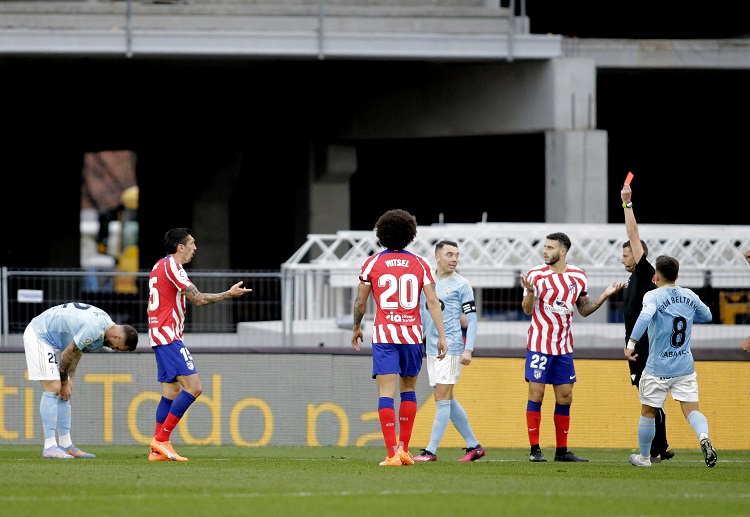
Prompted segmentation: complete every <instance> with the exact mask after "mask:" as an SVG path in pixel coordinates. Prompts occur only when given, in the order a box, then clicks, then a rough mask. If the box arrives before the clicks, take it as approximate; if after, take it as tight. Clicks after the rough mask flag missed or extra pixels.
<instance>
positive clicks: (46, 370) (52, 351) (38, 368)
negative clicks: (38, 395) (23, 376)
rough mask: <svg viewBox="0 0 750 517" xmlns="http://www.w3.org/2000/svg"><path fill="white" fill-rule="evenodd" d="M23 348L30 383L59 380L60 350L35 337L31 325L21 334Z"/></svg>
mask: <svg viewBox="0 0 750 517" xmlns="http://www.w3.org/2000/svg"><path fill="white" fill-rule="evenodd" d="M23 348H24V351H25V352H26V368H28V370H29V380H30V381H54V380H58V381H59V380H60V370H59V369H58V368H57V363H58V362H59V361H60V350H58V349H57V348H55V347H52V346H50V345H48V344H47V343H45V342H44V341H42V340H41V339H39V338H38V337H36V334H35V333H34V331H33V330H32V329H31V325H28V326H27V327H26V330H25V331H24V333H23Z"/></svg>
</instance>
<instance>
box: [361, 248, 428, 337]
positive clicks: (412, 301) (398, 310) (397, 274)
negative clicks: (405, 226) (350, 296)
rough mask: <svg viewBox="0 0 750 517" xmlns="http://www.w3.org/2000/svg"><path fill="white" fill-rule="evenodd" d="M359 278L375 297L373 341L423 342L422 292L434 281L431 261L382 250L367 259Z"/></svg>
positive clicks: (402, 251)
mask: <svg viewBox="0 0 750 517" xmlns="http://www.w3.org/2000/svg"><path fill="white" fill-rule="evenodd" d="M359 280H360V283H362V284H369V285H370V286H371V287H372V296H373V299H374V300H375V307H376V309H375V322H374V325H373V328H372V342H373V343H393V344H397V345H405V344H416V343H422V337H423V328H422V318H421V317H420V315H419V295H420V294H421V293H422V289H423V288H424V286H425V285H427V284H433V285H434V284H435V276H434V275H433V273H432V267H431V266H430V263H429V261H428V260H427V259H426V258H424V257H420V256H419V255H415V254H414V253H411V252H409V251H405V250H401V251H393V250H383V251H381V252H380V253H377V254H375V255H372V256H370V257H368V258H367V259H366V260H365V261H364V263H363V264H362V268H361V269H360V272H359Z"/></svg>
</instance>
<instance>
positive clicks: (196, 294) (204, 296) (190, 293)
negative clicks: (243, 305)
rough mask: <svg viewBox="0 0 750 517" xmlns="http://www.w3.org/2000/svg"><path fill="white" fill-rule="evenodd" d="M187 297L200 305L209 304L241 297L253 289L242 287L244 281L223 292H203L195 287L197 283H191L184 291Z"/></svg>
mask: <svg viewBox="0 0 750 517" xmlns="http://www.w3.org/2000/svg"><path fill="white" fill-rule="evenodd" d="M183 292H184V293H185V296H187V299H188V300H190V301H191V302H193V303H194V304H195V305H198V306H199V307H200V306H202V305H209V304H212V303H216V302H220V301H222V300H226V299H227V298H239V297H240V296H242V295H243V294H245V293H249V292H252V289H248V288H246V287H242V281H239V282H237V283H236V284H234V285H233V286H232V287H230V288H229V290H227V291H224V292H223V293H202V292H200V291H199V290H198V288H197V287H195V284H191V285H190V287H188V288H187V289H185V290H184V291H183Z"/></svg>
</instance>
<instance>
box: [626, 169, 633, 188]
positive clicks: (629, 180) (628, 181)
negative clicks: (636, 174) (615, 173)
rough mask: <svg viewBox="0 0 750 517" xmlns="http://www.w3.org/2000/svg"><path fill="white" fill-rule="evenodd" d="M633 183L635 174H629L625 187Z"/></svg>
mask: <svg viewBox="0 0 750 517" xmlns="http://www.w3.org/2000/svg"><path fill="white" fill-rule="evenodd" d="M631 181H633V173H632V172H628V176H627V177H626V178H625V185H630V182H631Z"/></svg>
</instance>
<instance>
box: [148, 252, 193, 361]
mask: <svg viewBox="0 0 750 517" xmlns="http://www.w3.org/2000/svg"><path fill="white" fill-rule="evenodd" d="M191 285H192V282H191V281H190V279H189V278H188V276H187V272H186V271H185V269H184V268H183V267H182V264H178V263H177V262H175V260H174V258H173V257H172V256H171V255H167V256H166V257H164V258H163V259H160V260H159V261H158V262H157V263H156V264H154V267H153V268H152V269H151V275H150V276H149V278H148V340H149V343H150V344H151V346H152V347H154V346H159V345H168V344H170V343H171V342H172V341H176V340H182V332H183V330H184V328H185V306H186V302H185V295H184V294H183V293H182V291H184V290H185V289H187V288H188V287H190V286H191Z"/></svg>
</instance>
